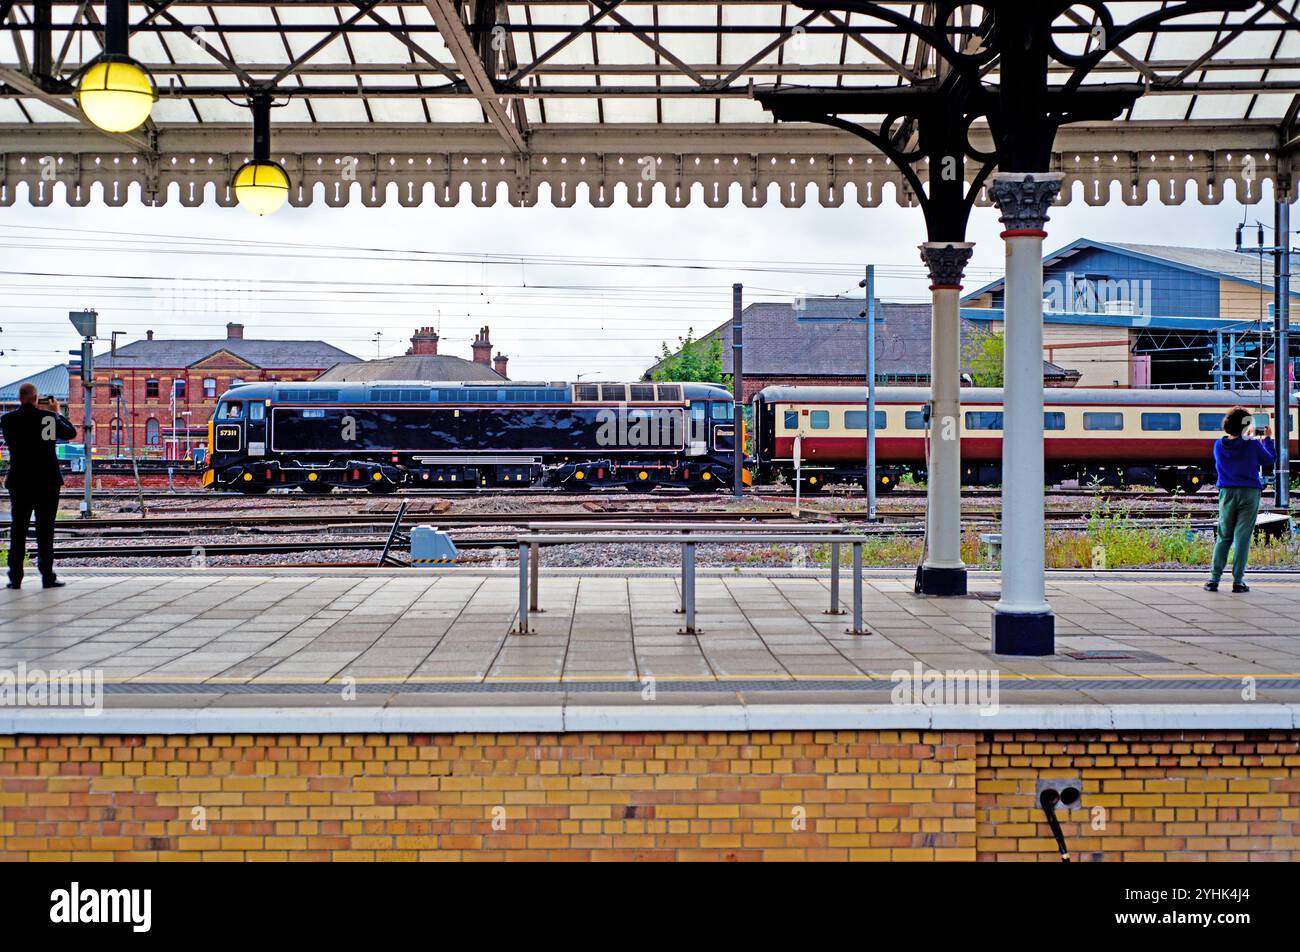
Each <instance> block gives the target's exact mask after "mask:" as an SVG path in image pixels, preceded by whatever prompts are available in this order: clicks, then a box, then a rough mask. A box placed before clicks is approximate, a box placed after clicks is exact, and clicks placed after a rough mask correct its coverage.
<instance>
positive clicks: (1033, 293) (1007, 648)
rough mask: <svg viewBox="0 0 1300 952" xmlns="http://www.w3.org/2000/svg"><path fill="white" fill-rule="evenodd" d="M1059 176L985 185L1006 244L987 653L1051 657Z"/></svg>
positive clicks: (999, 178) (1003, 178)
mask: <svg viewBox="0 0 1300 952" xmlns="http://www.w3.org/2000/svg"><path fill="white" fill-rule="evenodd" d="M1061 178H1062V176H1061V174H1060V173H1054V172H1038V173H1032V174H1030V173H1024V172H999V173H997V174H995V175H994V176H993V179H992V183H991V185H990V186H989V192H990V195H991V196H992V198H993V201H994V203H995V204H996V205H997V206H998V208H999V209H1000V210H1001V212H1002V218H1001V220H1002V223H1003V225H1005V226H1006V230H1005V231H1003V233H1002V238H1003V239H1004V240H1005V241H1006V245H1007V273H1006V305H1005V306H1006V313H1005V319H1004V323H1003V328H1004V333H1005V335H1006V337H1005V341H1004V349H1005V353H1004V370H1003V418H1002V597H1001V599H1000V600H999V601H998V603H997V604H996V605H995V606H994V613H995V614H994V617H993V651H994V652H995V653H996V654H1008V655H1049V654H1052V653H1054V651H1055V628H1056V624H1055V623H1056V619H1055V617H1054V616H1053V614H1052V607H1051V605H1049V604H1048V602H1047V596H1046V579H1045V576H1044V557H1045V556H1044V524H1043V495H1044V489H1043V483H1044V480H1043V468H1044V467H1043V239H1044V238H1046V237H1047V233H1046V232H1045V231H1043V225H1045V224H1046V223H1047V220H1048V218H1047V211H1048V209H1049V208H1050V206H1051V204H1052V202H1053V201H1055V199H1056V196H1057V194H1058V193H1059V192H1060V190H1061Z"/></svg>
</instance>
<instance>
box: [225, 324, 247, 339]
mask: <svg viewBox="0 0 1300 952" xmlns="http://www.w3.org/2000/svg"><path fill="white" fill-rule="evenodd" d="M243 339H244V325H243V324H235V323H230V324H227V325H226V340H243Z"/></svg>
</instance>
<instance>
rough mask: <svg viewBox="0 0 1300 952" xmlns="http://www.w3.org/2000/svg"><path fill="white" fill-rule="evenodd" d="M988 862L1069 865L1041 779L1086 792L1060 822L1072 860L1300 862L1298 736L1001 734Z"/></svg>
mask: <svg viewBox="0 0 1300 952" xmlns="http://www.w3.org/2000/svg"><path fill="white" fill-rule="evenodd" d="M978 761H979V763H978V769H977V773H976V776H977V781H976V782H977V791H978V794H977V799H978V804H979V858H980V859H981V860H1016V861H1025V860H1028V861H1034V860H1041V861H1046V862H1053V863H1055V862H1060V857H1059V856H1058V854H1057V850H1056V844H1055V841H1054V840H1053V839H1052V837H1051V834H1050V832H1049V831H1048V829H1047V825H1046V824H1045V823H1044V822H1042V816H1043V814H1042V810H1041V809H1040V808H1039V806H1038V804H1037V801H1036V799H1035V796H1036V793H1035V789H1036V788H1035V782H1036V781H1037V780H1038V778H1040V777H1042V778H1044V779H1053V780H1069V779H1075V780H1080V781H1082V784H1083V808H1082V809H1078V810H1073V811H1070V812H1068V813H1058V816H1060V817H1061V820H1062V823H1061V827H1062V831H1063V832H1064V834H1065V839H1066V844H1067V846H1068V847H1069V849H1070V851H1071V858H1072V860H1074V861H1077V862H1088V861H1106V862H1115V861H1143V860H1147V861H1150V860H1154V861H1167V860H1180V861H1190V862H1204V861H1206V860H1230V861H1240V860H1282V861H1285V860H1291V861H1294V860H1297V859H1300V734H1297V733H1295V732H1285V731H1283V732H1268V731H1219V732H1195V733H1190V732H1166V733H1141V734H1129V733H1102V732H1098V733H1087V734H1083V733H1045V732H1025V733H994V734H991V735H988V736H987V737H986V738H984V740H983V741H982V742H981V743H980V750H979V755H978Z"/></svg>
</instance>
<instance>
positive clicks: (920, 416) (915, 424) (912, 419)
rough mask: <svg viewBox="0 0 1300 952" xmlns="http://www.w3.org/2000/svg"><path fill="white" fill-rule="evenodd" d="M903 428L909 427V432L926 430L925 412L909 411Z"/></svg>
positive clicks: (904, 416)
mask: <svg viewBox="0 0 1300 952" xmlns="http://www.w3.org/2000/svg"><path fill="white" fill-rule="evenodd" d="M903 426H905V427H907V428H908V429H909V430H924V429H925V411H924V410H908V411H907V413H905V414H904V415H903Z"/></svg>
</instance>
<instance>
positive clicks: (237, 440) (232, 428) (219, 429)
mask: <svg viewBox="0 0 1300 952" xmlns="http://www.w3.org/2000/svg"><path fill="white" fill-rule="evenodd" d="M213 424H214V430H215V431H216V432H215V439H214V444H215V445H214V446H213V449H214V450H215V451H216V452H218V453H238V452H239V451H240V450H242V449H243V448H244V407H243V403H242V401H239V400H223V401H222V402H221V403H220V404H218V405H217V415H216V419H215V420H213Z"/></svg>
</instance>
